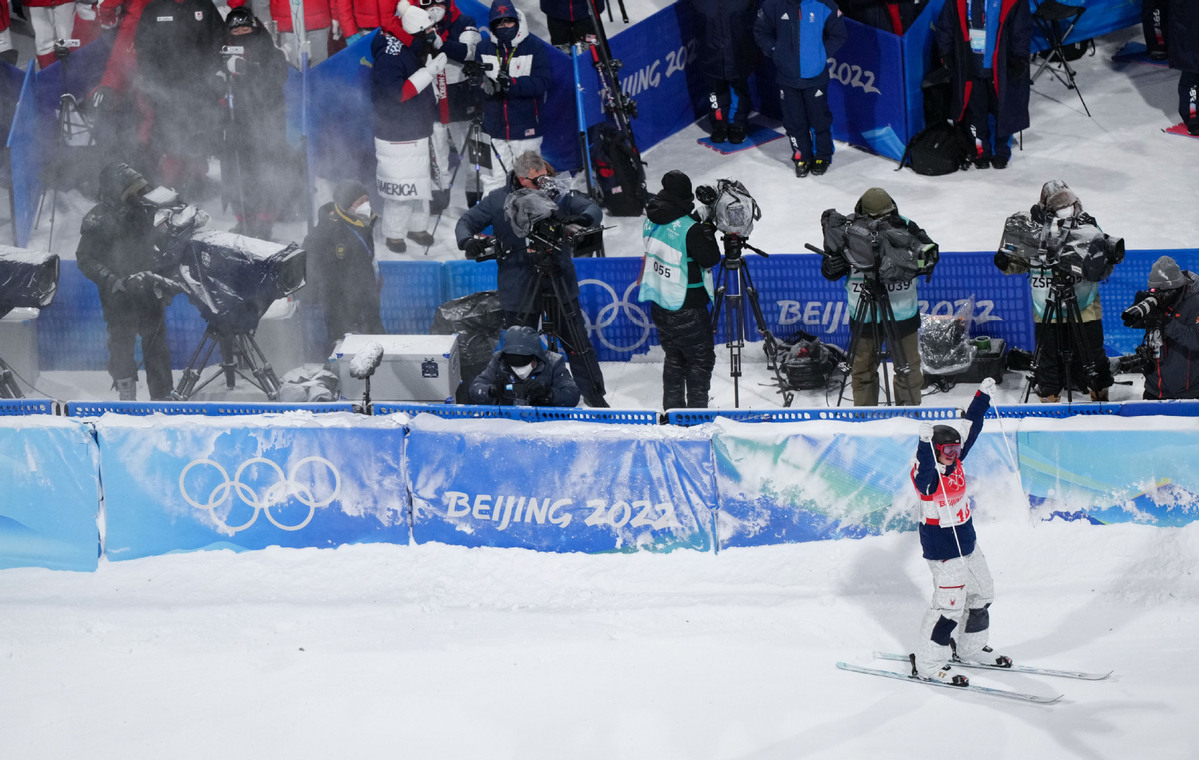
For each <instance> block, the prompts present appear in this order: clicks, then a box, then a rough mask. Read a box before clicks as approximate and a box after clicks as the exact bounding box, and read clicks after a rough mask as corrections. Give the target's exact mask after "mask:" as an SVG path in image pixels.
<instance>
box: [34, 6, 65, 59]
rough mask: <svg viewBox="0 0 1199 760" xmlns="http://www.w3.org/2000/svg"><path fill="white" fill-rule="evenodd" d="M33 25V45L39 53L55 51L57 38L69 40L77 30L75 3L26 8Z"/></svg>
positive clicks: (46, 53) (45, 53) (44, 53)
mask: <svg viewBox="0 0 1199 760" xmlns="http://www.w3.org/2000/svg"><path fill="white" fill-rule="evenodd" d="M25 12H26V13H28V14H29V25H30V26H32V27H33V47H34V52H35V53H37V55H48V54H50V53H53V52H54V43H55V41H57V40H69V39H70V38H71V34H72V32H74V31H75V3H66V4H64V5H52V6H45V7H40V6H39V7H34V8H26V9H25Z"/></svg>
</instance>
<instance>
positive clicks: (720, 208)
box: [695, 179, 762, 258]
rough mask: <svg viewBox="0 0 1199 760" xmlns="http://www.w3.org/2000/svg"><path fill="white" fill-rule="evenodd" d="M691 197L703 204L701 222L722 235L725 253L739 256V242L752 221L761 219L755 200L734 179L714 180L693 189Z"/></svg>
mask: <svg viewBox="0 0 1199 760" xmlns="http://www.w3.org/2000/svg"><path fill="white" fill-rule="evenodd" d="M695 199H696V200H697V201H699V202H700V204H701V205H703V206H704V209H703V210H702V211H701V213H700V217H701V220H702V221H705V222H710V223H712V224H714V225H716V229H718V230H720V231H721V232H723V233H724V234H725V236H726V237H725V243H726V246H725V255H726V256H729V257H730V258H736V257H738V256H740V255H741V248H742V243H744V241H745V240H746V239H748V238H749V235H750V233H751V232H753V230H754V222H756V221H758V220H759V219H761V218H762V209H761V208H759V207H758V202H757V200H755V199H754V197H753V196H752V195H750V193H749V191H748V190H746V189H745V185H743V184H741V183H740V182H739V181H737V180H734V179H718V180H716V184H715V185H700V186H699V187H697V188H695Z"/></svg>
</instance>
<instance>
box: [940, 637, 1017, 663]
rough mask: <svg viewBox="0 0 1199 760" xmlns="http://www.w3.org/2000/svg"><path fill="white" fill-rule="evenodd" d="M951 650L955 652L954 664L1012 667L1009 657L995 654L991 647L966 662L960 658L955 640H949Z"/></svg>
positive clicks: (985, 648) (984, 648) (983, 649)
mask: <svg viewBox="0 0 1199 760" xmlns="http://www.w3.org/2000/svg"><path fill="white" fill-rule="evenodd" d="M949 648H950V650H951V651H952V652H953V657H952V661H953V662H970V663H978V664H979V665H990V666H991V667H995V668H1010V667H1012V658H1011V657H1008V656H1007V655H1002V654H995V650H994V649H992V648H991V647H989V646H987V647H983V648H982V651H981V652H979V653H978V656H977V657H971V658H970V659H969V660H964V659H962V658H961V657H959V656H958V643H957V642H956V641H954V640H953V639H950V640H949Z"/></svg>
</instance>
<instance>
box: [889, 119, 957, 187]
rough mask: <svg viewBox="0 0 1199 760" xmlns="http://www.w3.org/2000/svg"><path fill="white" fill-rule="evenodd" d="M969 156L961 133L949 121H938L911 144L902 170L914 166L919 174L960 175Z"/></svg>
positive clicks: (904, 155) (931, 175)
mask: <svg viewBox="0 0 1199 760" xmlns="http://www.w3.org/2000/svg"><path fill="white" fill-rule="evenodd" d="M968 155H969V154H968V152H967V146H966V141H965V140H964V139H963V137H962V132H961V130H960V129H959V128H958V127H957V126H956V125H954V124H951V123H949V122H947V121H937V122H933V123H932V124H931V125H929V126H927V127H925V128H924V129H922V130H920V131H919V132H917V133H916V135H915V137H913V138H912V139H911V141H910V142H908V147H907V149H906V150H905V151H904V152H903V158H901V159H899V169H902V168H903V167H905V166H910V167H912V171H914V172H916V173H917V174H925V175H928V176H930V177H939V176H940V175H942V174H952V173H953V172H956V171H957V170H958V169H959V168H961V165H962V163H963V162H964V161H965V160H966V158H967V156H968ZM896 171H898V169H897V170H896Z"/></svg>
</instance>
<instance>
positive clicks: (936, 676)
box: [908, 654, 970, 686]
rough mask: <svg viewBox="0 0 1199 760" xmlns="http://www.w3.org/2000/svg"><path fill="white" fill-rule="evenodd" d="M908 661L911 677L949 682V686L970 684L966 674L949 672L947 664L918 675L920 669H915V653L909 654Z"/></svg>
mask: <svg viewBox="0 0 1199 760" xmlns="http://www.w3.org/2000/svg"><path fill="white" fill-rule="evenodd" d="M908 661H909V662H911V663H912V678H916V679H919V680H921V681H936V682H938V683H945V684H949V685H950V686H969V685H970V679H969V678H966V676H963V675H958V674H956V673H950V672H949V671H950V668H949V665H942V666H941V667H940V668H939V669H938V670H937V671H935V672H934V673H933V674H932V675H929V676H922V675H920V671H919V670H917V669H916V655H915V654H909V655H908Z"/></svg>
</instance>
